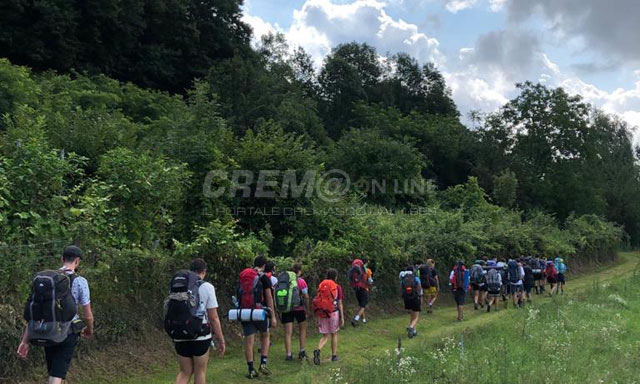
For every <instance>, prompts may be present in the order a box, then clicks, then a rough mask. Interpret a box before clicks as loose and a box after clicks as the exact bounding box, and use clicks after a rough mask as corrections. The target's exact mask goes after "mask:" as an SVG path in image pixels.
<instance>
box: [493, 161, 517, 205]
mask: <svg viewBox="0 0 640 384" xmlns="http://www.w3.org/2000/svg"><path fill="white" fill-rule="evenodd" d="M517 190H518V179H517V178H516V174H515V173H513V172H511V171H509V170H506V171H503V172H502V173H501V174H500V175H499V176H494V177H493V200H494V201H495V202H496V203H497V204H498V205H500V206H503V207H506V208H513V207H514V206H515V204H516V199H517V197H518V196H517Z"/></svg>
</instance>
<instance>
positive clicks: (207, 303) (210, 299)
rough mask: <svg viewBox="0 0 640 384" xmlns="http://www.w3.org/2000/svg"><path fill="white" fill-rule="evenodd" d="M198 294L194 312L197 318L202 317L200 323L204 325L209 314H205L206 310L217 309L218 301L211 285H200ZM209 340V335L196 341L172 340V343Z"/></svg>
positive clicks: (207, 320) (205, 283)
mask: <svg viewBox="0 0 640 384" xmlns="http://www.w3.org/2000/svg"><path fill="white" fill-rule="evenodd" d="M198 293H199V294H200V306H199V307H198V310H197V311H196V314H197V315H198V316H202V323H203V324H206V323H207V322H209V314H208V312H207V310H208V309H213V308H218V299H217V298H216V289H215V288H214V287H213V285H212V284H211V283H207V282H204V283H202V284H201V285H200V288H199V289H198ZM210 338H211V333H209V334H208V335H205V336H200V337H198V338H197V339H192V340H174V341H193V340H207V339H210Z"/></svg>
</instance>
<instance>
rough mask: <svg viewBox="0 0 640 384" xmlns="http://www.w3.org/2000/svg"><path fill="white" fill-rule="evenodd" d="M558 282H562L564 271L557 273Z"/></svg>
mask: <svg viewBox="0 0 640 384" xmlns="http://www.w3.org/2000/svg"><path fill="white" fill-rule="evenodd" d="M558 283H562V284H564V273H558Z"/></svg>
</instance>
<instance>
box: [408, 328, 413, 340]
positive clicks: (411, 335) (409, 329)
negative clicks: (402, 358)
mask: <svg viewBox="0 0 640 384" xmlns="http://www.w3.org/2000/svg"><path fill="white" fill-rule="evenodd" d="M407 337H408V338H410V339H413V328H411V327H407Z"/></svg>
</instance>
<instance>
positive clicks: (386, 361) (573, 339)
mask: <svg viewBox="0 0 640 384" xmlns="http://www.w3.org/2000/svg"><path fill="white" fill-rule="evenodd" d="M638 261H640V255H639V254H637V253H623V254H621V261H620V263H618V264H617V265H615V266H613V267H608V268H605V269H602V270H600V271H597V273H592V274H589V275H584V276H581V277H577V278H572V279H571V280H569V285H568V289H567V294H566V295H565V297H560V296H558V297H555V298H553V299H541V298H539V297H538V296H534V304H533V306H531V307H530V308H528V309H525V310H515V309H511V308H509V310H501V311H499V312H497V313H490V314H487V313H485V312H484V311H473V309H472V307H471V306H467V308H466V309H467V311H466V313H465V316H466V319H465V321H464V322H461V323H457V322H455V316H456V315H455V309H454V308H452V307H447V308H438V309H437V310H436V311H435V312H434V314H431V315H425V314H423V316H422V317H421V320H420V323H419V326H418V331H419V332H420V335H419V337H418V338H417V339H413V340H406V336H404V337H403V340H402V344H403V351H402V352H401V355H400V358H399V357H398V356H397V355H396V351H395V349H396V347H397V344H398V337H399V336H402V335H404V330H405V327H406V325H407V321H408V320H407V316H404V315H403V316H392V317H387V318H382V319H376V320H373V321H370V323H369V324H367V325H366V326H363V327H359V328H356V329H352V328H351V327H350V326H349V327H348V328H345V329H344V330H343V331H341V332H340V346H339V355H340V358H341V361H340V362H338V363H331V362H328V361H327V360H326V359H327V357H328V353H329V352H328V346H327V348H325V355H324V356H323V357H324V361H323V364H322V365H321V366H319V367H316V366H314V365H312V364H305V363H299V362H294V363H286V362H284V360H283V357H284V347H283V346H282V337H280V336H279V335H278V336H277V338H276V340H275V342H274V347H273V348H272V350H271V353H270V360H269V366H270V368H271V370H272V371H273V375H272V376H271V377H265V378H262V377H261V378H260V379H259V380H257V382H264V383H320V382H322V383H326V382H336V383H343V382H345V383H346V382H349V383H355V382H362V383H376V382H380V383H382V382H390V381H391V382H416V383H418V382H425V381H427V379H426V378H429V380H428V381H429V382H439V383H467V382H469V383H472V382H473V383H485V382H486V383H556V382H563V383H597V382H605V383H612V382H615V381H616V380H617V382H620V383H623V382H624V383H627V382H633V380H636V379H635V378H634V377H633V376H632V372H634V371H635V372H638V368H640V367H639V363H638V361H637V359H636V358H635V355H634V354H633V351H637V349H638V346H640V345H639V344H638V343H636V341H635V340H640V337H639V336H640V314H639V313H638V310H637V308H638V307H639V304H640V295H638V294H639V293H640V284H639V283H640V277H634V278H630V276H631V275H632V274H633V271H634V270H635V268H636V265H637V264H638ZM621 276H624V278H623V277H621ZM596 279H597V280H596ZM597 281H598V282H597ZM602 284H606V285H608V287H607V288H602ZM445 294H446V293H445ZM469 309H471V310H469ZM317 340H318V338H317V336H313V337H311V338H310V339H309V341H308V346H307V350H309V351H311V350H313V349H314V347H315V345H316V343H317ZM461 342H462V343H463V344H462V345H463V347H461V346H460V343H461ZM294 346H295V341H294ZM163 363H164V364H163ZM177 369H178V368H177V362H175V361H169V362H159V366H158V368H157V369H156V370H155V372H154V373H153V374H151V375H143V376H140V377H134V378H131V379H129V380H126V379H123V378H117V380H116V381H117V382H118V383H130V384H133V383H135V384H152V383H170V382H172V381H173V379H174V378H175V374H176V373H177ZM563 370H566V373H563V372H564V371H563ZM245 372H246V365H245V363H244V359H243V357H242V350H241V348H240V345H239V343H236V345H235V346H234V347H232V348H230V350H229V351H228V353H227V355H226V356H225V357H224V358H223V359H219V358H217V357H215V358H212V359H211V361H210V364H209V372H208V381H210V382H225V383H237V382H247V380H246V379H245V378H244V375H245ZM600 379H602V380H604V381H598V380H600ZM91 382H92V383H100V381H97V380H95V379H93V380H91ZM103 382H107V381H106V380H105V381H103ZM112 382H113V381H112Z"/></svg>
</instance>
